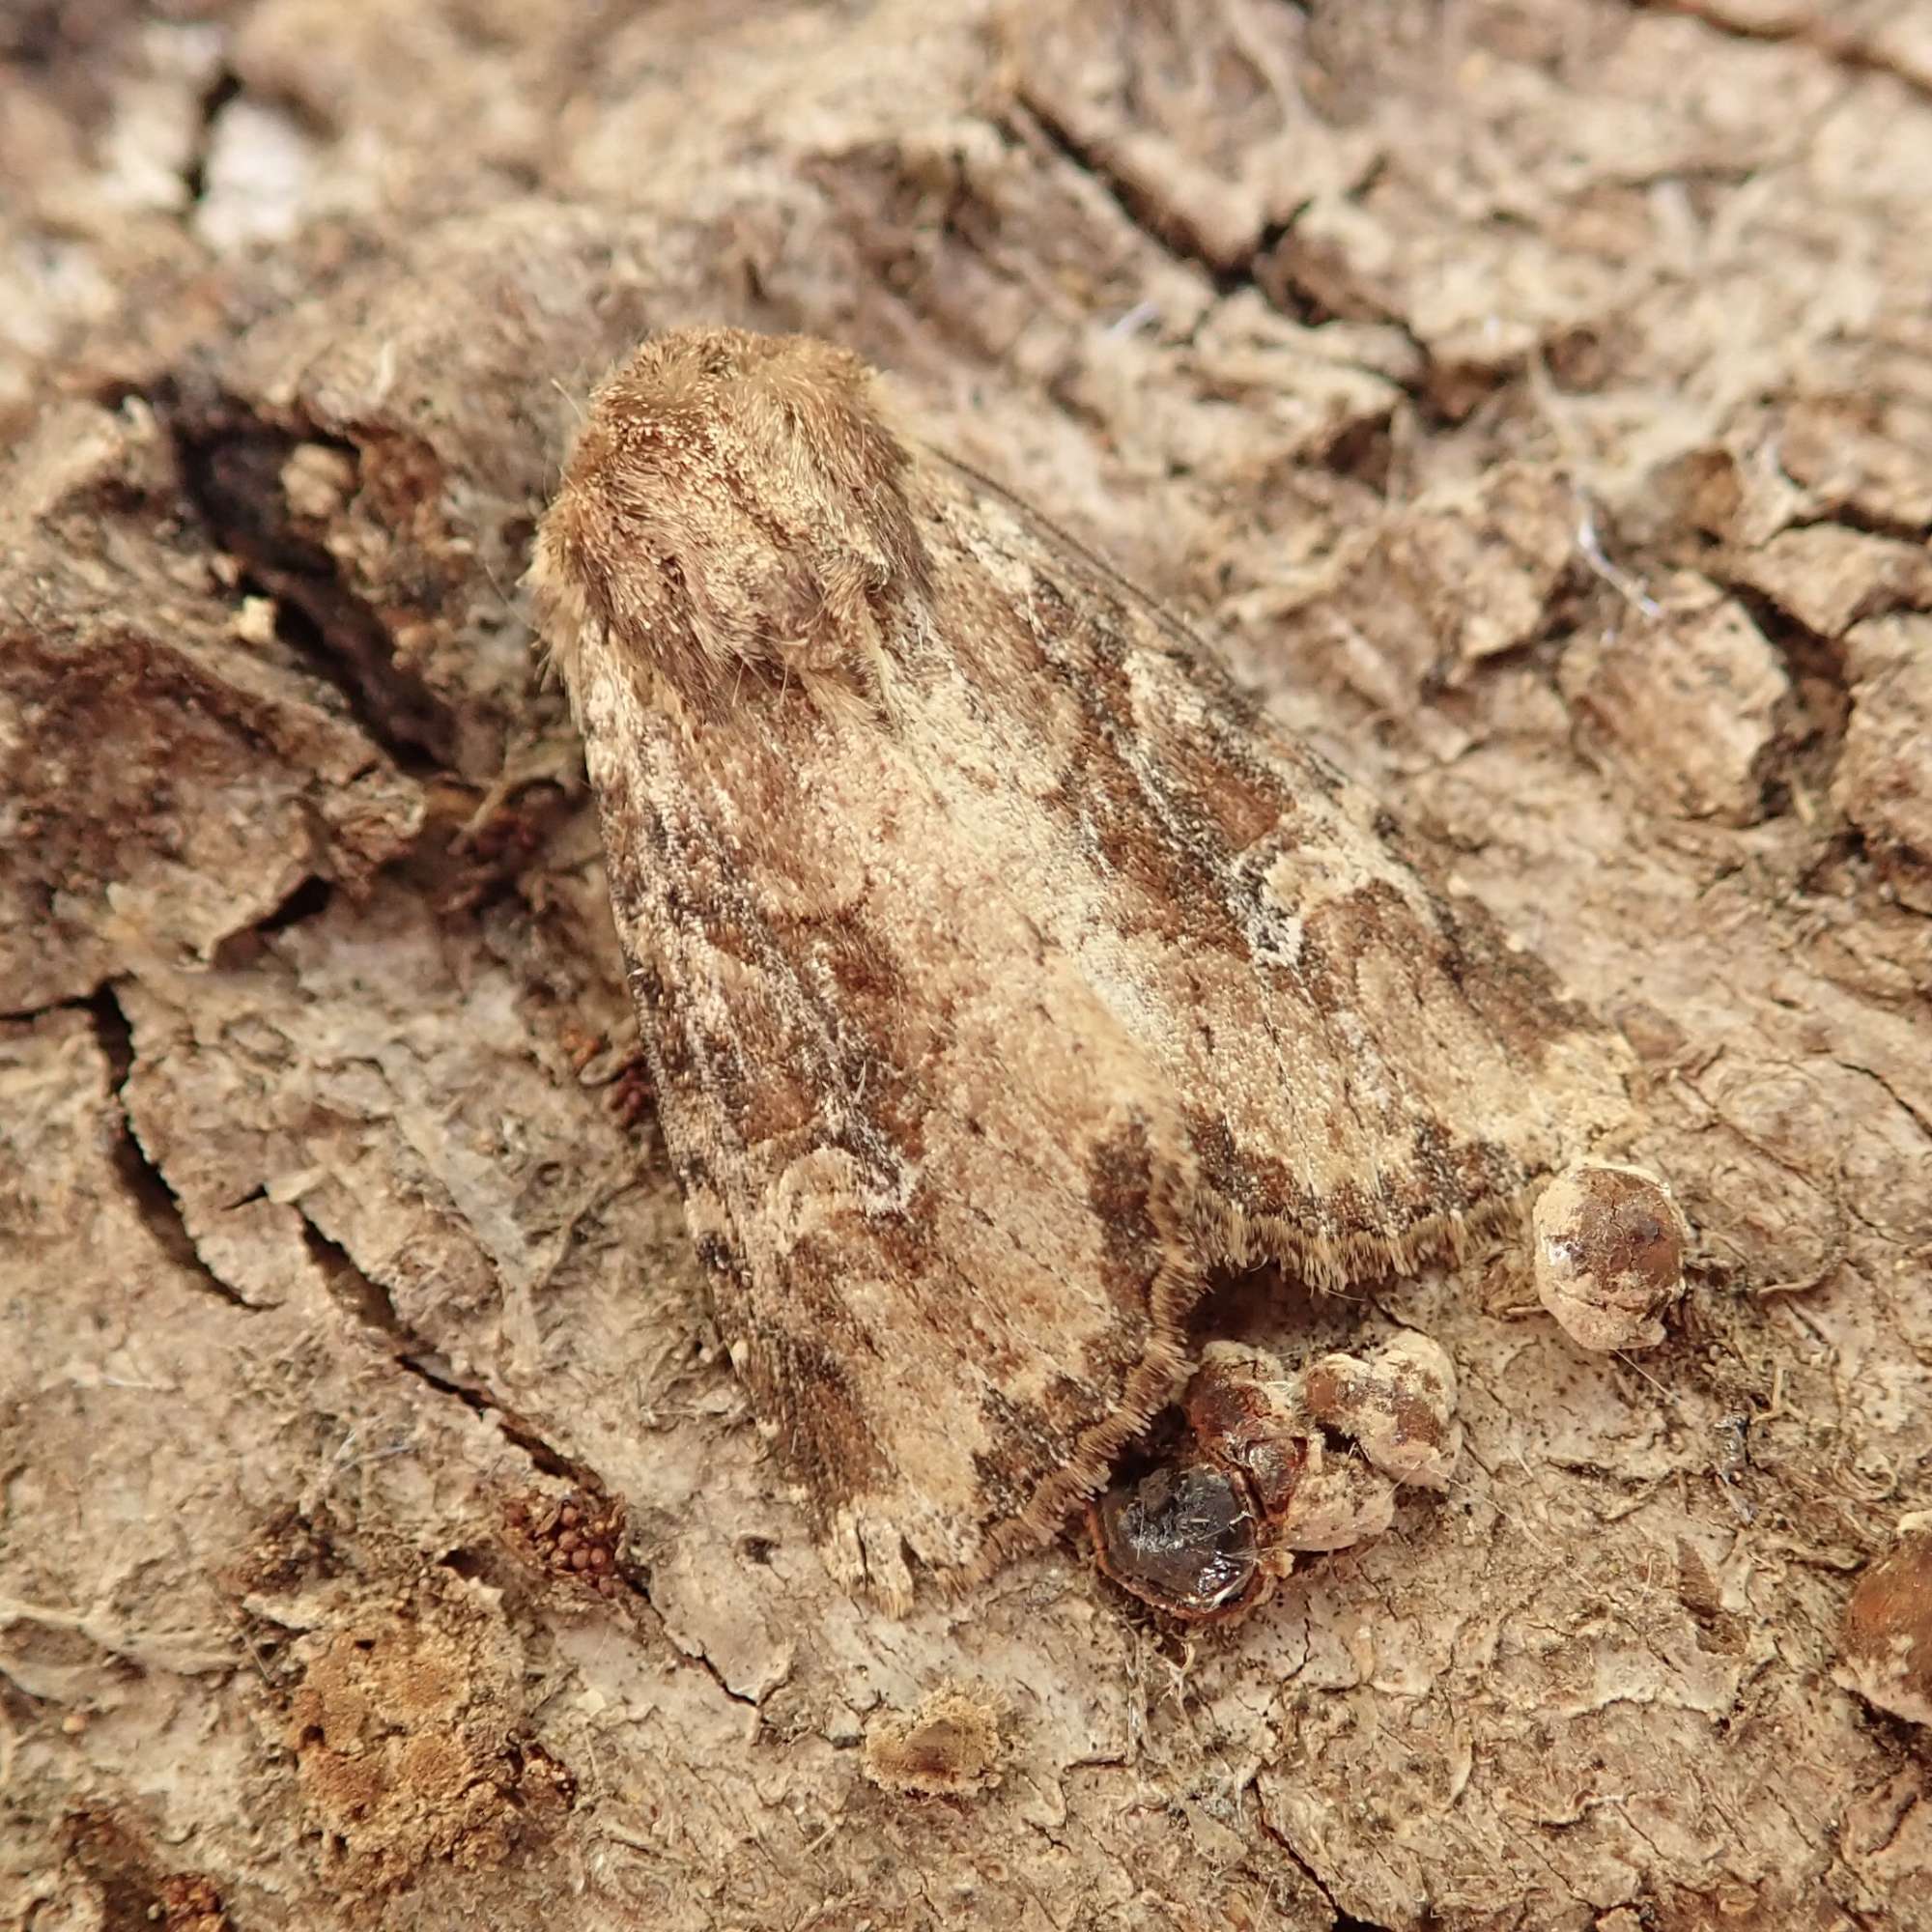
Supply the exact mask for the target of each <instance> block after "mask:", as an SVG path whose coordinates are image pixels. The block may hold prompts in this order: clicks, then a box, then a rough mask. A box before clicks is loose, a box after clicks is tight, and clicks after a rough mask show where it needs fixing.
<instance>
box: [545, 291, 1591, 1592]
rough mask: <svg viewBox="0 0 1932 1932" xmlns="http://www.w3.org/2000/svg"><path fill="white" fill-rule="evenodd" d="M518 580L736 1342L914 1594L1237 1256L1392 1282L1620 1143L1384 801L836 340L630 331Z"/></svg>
mask: <svg viewBox="0 0 1932 1932" xmlns="http://www.w3.org/2000/svg"><path fill="white" fill-rule="evenodd" d="M529 582H530V585H531V588H532V593H533V601H534V607H535V611H536V613H537V620H538V624H539V627H540V629H541V632H542V634H543V637H544V639H546V641H547V642H548V645H549V647H550V650H551V652H552V653H553V655H554V661H555V663H556V665H557V666H558V667H559V668H560V669H561V672H562V675H563V677H564V679H565V681H566V683H567V685H568V688H569V692H570V696H571V699H572V703H573V707H574V710H575V715H576V717H577V720H578V724H579V726H580V728H581V730H582V737H583V741H584V747H585V755H586V760H587V764H588V770H589V774H590V779H591V782H592V784H593V786H594V789H595V792H596V796H597V799H598V803H599V809H600V815H601V820H602V825H603V833H604V842H605V849H606V853H607V856H608V860H609V871H610V882H611V899H612V904H613V908H614V912H615V917H616V924H617V931H618V934H619V937H620V939H621V941H622V943H623V948H624V952H625V955H626V958H627V961H628V964H629V970H630V980H631V987H632V991H633V993H634V995H635V998H636V1002H637V1008H638V1015H639V1026H640V1029H641V1032H642V1037H643V1047H644V1052H645V1055H646V1057H647V1060H648V1063H649V1066H650V1071H651V1074H652V1077H653V1080H654V1083H655V1087H656V1091H657V1094H658V1105H659V1109H660V1114H661V1120H662V1126H663V1132H664V1137H665V1142H666V1145H667V1147H668V1150H669V1153H670V1157H671V1160H672V1162H673V1163H674V1165H675V1168H676V1172H677V1177H678V1179H679V1181H680V1183H681V1185H682V1188H683V1193H684V1199H685V1204H686V1211H687V1216H688V1220H689V1224H690V1229H691V1234H692V1236H693V1238H694V1240H695V1242H696V1249H697V1253H698V1254H699V1256H700V1257H701V1259H702V1262H703V1265H704V1267H705V1269H706V1270H707V1272H708V1275H709V1278H710V1283H711V1288H712V1292H713V1294H714V1297H715V1305H716V1319H717V1322H718V1325H719V1328H720V1330H721V1332H722V1334H723V1335H724V1337H725V1340H726V1342H727V1343H728V1346H729V1350H730V1355H731V1360H732V1362H733V1364H734V1365H735V1368H736V1370H737V1373H738V1375H739V1376H740V1377H741V1378H742V1379H743V1382H744V1385H745V1387H746V1389H747V1390H748V1392H749V1397H750V1401H751V1404H752V1406H753V1410H754V1412H755V1414H756V1415H757V1417H758V1419H759V1422H760V1425H761V1427H762V1428H763V1430H764V1431H765V1432H766V1434H767V1435H768V1437H769V1438H770V1440H771V1441H772V1443H773V1444H774V1446H775V1449H776V1452H777V1454H778V1456H779V1457H780V1459H781V1462H782V1463H783V1465H784V1466H785V1468H786V1469H787V1470H788V1471H789V1472H790V1474H791V1477H792V1479H793V1480H794V1481H795V1483H796V1485H797V1488H798V1491H799V1492H800V1494H801V1497H802V1500H803V1503H804V1506H805V1508H806V1510H807V1511H808V1513H809V1516H810V1521H811V1524H812V1527H813V1530H814V1532H815V1534H816V1537H817V1539H818V1541H819V1543H820V1545H821V1547H822V1548H823V1550H824V1553H825V1557H826V1560H827V1562H828V1564H829V1566H830V1568H831V1569H832V1571H833V1572H834V1573H835V1575H836V1576H837V1577H838V1579H839V1580H840V1581H841V1582H842V1583H843V1584H844V1585H846V1586H847V1587H848V1588H850V1589H852V1590H854V1591H856V1592H858V1593H861V1594H864V1595H867V1596H869V1597H870V1598H871V1599H872V1600H874V1601H875V1602H877V1603H879V1604H880V1605H883V1606H885V1607H887V1608H889V1609H892V1610H895V1611H897V1610H900V1609H902V1608H903V1607H904V1606H905V1605H907V1603H908V1602H909V1600H910V1598H911V1595H912V1592H913V1587H914V1579H915V1577H916V1576H917V1575H919V1574H922V1573H923V1574H926V1575H929V1576H931V1577H936V1578H938V1579H940V1580H941V1581H942V1582H947V1583H955V1584H956V1583H959V1582H963V1581H965V1580H968V1579H971V1578H975V1577H980V1576H982V1575H984V1574H985V1573H987V1572H988V1571H990V1570H991V1569H992V1568H993V1567H994V1566H995V1565H996V1564H998V1563H999V1562H1000V1561H1001V1559H1002V1558H1003V1557H1004V1556H1006V1555H1007V1554H1008V1553H1009V1552H1010V1551H1012V1550H1014V1549H1016V1548H1022V1547H1025V1546H1028V1545H1032V1544H1036V1543H1038V1542H1040V1541H1043V1540H1045V1539H1047V1538H1050V1537H1051V1536H1052V1535H1053V1534H1055V1532H1056V1531H1057V1530H1058V1529H1059V1528H1060V1526H1061V1524H1062V1522H1063V1521H1064V1520H1065V1517H1066V1516H1067V1514H1068V1512H1069V1511H1070V1510H1071V1509H1072V1508H1073V1507H1074V1506H1076V1505H1077V1504H1079V1503H1081V1502H1082V1501H1083V1500H1084V1499H1086V1498H1087V1497H1089V1496H1091V1495H1092V1494H1093V1493H1094V1491H1095V1490H1096V1489H1097V1488H1098V1487H1099V1486H1100V1485H1101V1483H1102V1482H1103V1480H1104V1479H1105V1477H1106V1475H1107V1472H1108V1468H1109V1465H1110V1463H1111V1462H1112V1461H1113V1459H1114V1458H1115V1456H1116V1454H1117V1452H1119V1451H1120V1450H1121V1448H1122V1445H1123V1444H1124V1443H1126V1442H1127V1441H1128V1440H1129V1439H1130V1438H1132V1437H1133V1436H1135V1435H1137V1434H1138V1433H1139V1432H1141V1431H1142V1430H1143V1429H1144V1428H1145V1427H1146V1425H1147V1424H1148V1422H1149V1420H1150V1418H1151V1417H1152V1416H1153V1415H1154V1413H1155V1412H1156V1411H1157V1410H1158V1409H1159V1408H1160V1407H1161V1406H1163V1405H1164V1404H1166V1403H1168V1402H1169V1401H1170V1400H1171V1399H1172V1398H1173V1396H1174V1395H1175V1393H1176V1392H1177V1390H1178V1388H1179V1386H1180V1384H1181V1383H1182V1382H1183V1381H1184V1380H1185V1378H1186V1373H1187V1370H1188V1367H1189V1359H1188V1357H1189V1345H1188V1340H1187V1334H1186V1322H1187V1318H1188V1315H1189V1311H1190V1309H1192V1308H1193V1306H1194V1304H1195V1302H1196V1301H1197V1300H1198V1299H1199V1297H1200V1296H1201V1294H1202V1293H1203V1290H1204V1287H1205V1286H1206V1284H1207V1282H1208V1277H1209V1274H1210V1271H1212V1270H1214V1269H1217V1268H1221V1267H1230V1266H1232V1267H1236V1268H1239V1267H1245V1266H1249V1265H1251V1264H1257V1263H1260V1262H1263V1261H1265V1260H1272V1261H1276V1262H1279V1263H1281V1264H1283V1265H1284V1267H1285V1268H1286V1269H1288V1270H1289V1271H1290V1272H1291V1273H1292V1274H1293V1276H1295V1277H1297V1278H1298V1279H1299V1280H1300V1281H1302V1282H1304V1283H1306V1284H1308V1285H1309V1286H1311V1287H1313V1288H1316V1289H1335V1288H1339V1287H1342V1286H1345V1285H1347V1284H1349V1283H1352V1282H1358V1281H1361V1280H1363V1279H1366V1278H1374V1277H1378V1276H1381V1275H1384V1274H1386V1273H1388V1272H1390V1271H1407V1270H1411V1269H1413V1268H1414V1267H1415V1266H1416V1265H1417V1264H1419V1263H1421V1262H1422V1261H1424V1260H1425V1259H1426V1258H1429V1257H1431V1256H1435V1255H1439V1254H1444V1253H1448V1252H1451V1251H1454V1250H1455V1249H1457V1248H1458V1247H1459V1246H1460V1245H1461V1244H1462V1243H1463V1240H1464V1239H1465V1238H1466V1236H1468V1235H1469V1233H1470V1232H1471V1231H1472V1230H1474V1229H1477V1228H1479V1227H1481V1226H1483V1225H1484V1224H1486V1223H1489V1222H1491V1221H1492V1220H1494V1219H1496V1218H1497V1217H1499V1216H1500V1215H1502V1214H1504V1213H1506V1212H1509V1211H1511V1210H1512V1209H1513V1208H1514V1207H1515V1206H1516V1204H1517V1203H1518V1201H1519V1198H1520V1194H1521V1192H1522V1190H1523V1188H1524V1186H1525V1184H1526V1183H1527V1182H1528V1181H1529V1179H1531V1178H1532V1177H1534V1176H1536V1175H1538V1174H1541V1173H1543V1172H1545V1171H1546V1170H1548V1169H1549V1168H1551V1167H1552V1166H1554V1165H1556V1164H1558V1163H1560V1162H1561V1161H1562V1160H1563V1159H1564V1158H1566V1157H1567V1156H1568V1155H1569V1154H1570V1153H1571V1152H1572V1151H1575V1150H1576V1149H1577V1148H1579V1147H1584V1146H1587V1145H1589V1144H1590V1143H1591V1142H1592V1141H1593V1140H1594V1139H1596V1138H1597V1137H1598V1136H1599V1135H1600V1134H1601V1133H1603V1132H1604V1131H1605V1129H1606V1128H1608V1127H1609V1126H1610V1125H1611V1124H1613V1123H1614V1122H1617V1121H1619V1120H1620V1119H1621V1118H1622V1117H1623V1115H1624V1112H1625V1092H1624V1070H1625V1060H1624V1053H1623V1050H1622V1048H1621V1046H1620V1043H1619V1042H1618V1041H1617V1040H1616V1039H1615V1038H1614V1037H1611V1036H1609V1035H1607V1034H1605V1032H1603V1031H1601V1030H1600V1029H1599V1028H1597V1027H1596V1026H1594V1025H1593V1024H1592V1023H1591V1022H1590V1021H1589V1020H1588V1019H1587V1017H1586V1016H1585V1015H1584V1014H1582V1013H1581V1012H1579V1011H1578V1010H1577V1009H1576V1008H1574V1007H1573V1006H1572V1005H1570V1004H1569V1003H1568V1002H1567V1001H1566V1000H1565V999H1564V998H1563V997H1562V996H1561V994H1560V992H1559V990H1558V988H1557V987H1556V985H1555V984H1554V983H1553V981H1552V979H1551V976H1550V975H1549V973H1548V971H1547V970H1546V969H1545V968H1544V967H1543V966H1542V965H1540V964H1539V963H1538V962H1537V961H1536V960H1535V959H1534V958H1532V957H1530V956H1529V955H1527V954H1526V953H1524V952H1520V951H1517V950H1514V949H1513V948H1512V947H1511V946H1510V945H1509V944H1508V943H1507V942H1506V941H1505V939H1504V937H1503V935H1502V933H1501V932H1500V931H1499V930H1498V928H1497V926H1496V925H1495V923H1493V922H1492V920H1491V919H1490V918H1489V917H1488V916H1487V915H1486V914H1485V913H1484V912H1483V910H1482V909H1481V908H1480V907H1479V906H1477V905H1475V904H1473V903H1471V902H1469V901H1468V900H1466V899H1463V898H1457V897H1454V896H1452V895H1451V894H1450V893H1449V892H1448V890H1447V889H1446V887H1445V884H1444V881H1443V879H1442V876H1441V873H1440V871H1439V869H1438V868H1437V867H1436V866H1435V863H1434V862H1433V860H1432V859H1431V858H1430V857H1429V855H1428V854H1427V853H1426V852H1425V851H1423V850H1421V849H1420V848H1418V847H1417V846H1416V845H1415V844H1413V843H1412V842H1411V841H1410V840H1409V839H1408V838H1406V836H1405V834H1404V833H1403V832H1402V830H1401V829H1400V828H1399V827H1398V826H1397V824H1396V823H1395V821H1394V820H1393V819H1392V818H1391V817H1390V815H1389V814H1388V813H1387V812H1386V811H1385V810H1382V809H1381V807H1380V806H1379V805H1378V803H1377V801H1376V800H1375V798H1374V797H1372V796H1371V795H1370V794H1369V793H1368V792H1366V791H1365V790H1363V789H1361V788H1360V787H1358V786H1357V785H1355V784H1352V783H1350V781H1348V780H1346V779H1345V778H1344V777H1343V776H1342V774H1341V773H1340V772H1338V771H1337V770H1335V769H1334V767H1333V766H1332V765H1331V764H1330V763H1329V762H1328V761H1327V760H1326V759H1324V758H1323V757H1321V755H1319V754H1318V753H1316V752H1315V751H1313V750H1312V749H1311V748H1310V747H1308V746H1307V745H1305V744H1303V743H1301V742H1300V741H1298V740H1297V739H1296V738H1295V737H1294V736H1293V735H1292V734H1291V733H1289V732H1288V731H1286V730H1284V729H1283V728H1282V727H1281V726H1279V725H1276V724H1275V723H1273V722H1272V721H1271V720H1270V718H1269V717H1268V716H1267V714H1266V712H1265V711H1264V709H1263V708H1262V706H1261V705H1260V704H1259V703H1258V702H1257V701H1256V700H1255V698H1253V697H1252V696H1249V695H1248V694H1246V693H1245V692H1243V691H1242V690H1240V689H1239V688H1238V687H1237V686H1236V683H1235V682H1234V681H1233V679H1232V678H1231V676H1230V675H1229V673H1228V672H1227V671H1226V669H1225V668H1223V667H1222V666H1221V665H1220V663H1219V662H1218V661H1217V660H1216V659H1215V657H1214V656H1213V655H1212V653H1211V652H1210V651H1208V649H1207V648H1206V647H1205V646H1204V645H1203V644H1201V643H1200V642H1198V641H1197V640H1196V639H1194V638H1193V637H1192V636H1190V635H1189V634H1188V632H1187V631H1186V630H1184V629H1183V628H1182V627H1181V626H1180V625H1179V624H1178V623H1177V622H1175V621H1174V620H1173V619H1172V618H1170V617H1169V616H1167V615H1165V614H1164V613H1163V612H1162V611H1160V610H1158V609H1157V608H1156V607H1155V606H1154V605H1153V604H1151V602H1150V601H1149V600H1148V599H1146V598H1145V597H1143V596H1141V595H1139V594H1138V593H1137V592H1136V591H1134V590H1133V589H1132V588H1130V587H1129V586H1128V585H1127V584H1126V583H1125V582H1123V581H1122V579H1121V578H1120V577H1118V576H1117V575H1116V574H1115V573H1114V572H1113V571H1112V570H1110V569H1109V568H1107V567H1106V566H1105V565H1103V564H1102V563H1100V562H1099V561H1097V560H1096V559H1095V558H1094V557H1093V556H1090V555H1089V554H1087V553H1086V552H1085V551H1084V550H1083V549H1081V548H1080V547H1079V546H1078V545H1076V544H1075V543H1073V542H1072V541H1071V540H1069V539H1068V538H1067V537H1065V536H1064V535H1062V534H1061V533H1060V532H1059V531H1057V530H1056V529H1055V528H1054V527H1053V526H1052V525H1051V524H1049V523H1047V522H1046V521H1044V520H1043V519H1042V518H1041V517H1039V516H1037V514H1035V513H1034V512H1033V511H1031V510H1029V509H1027V508H1026V507H1025V506H1024V505H1023V504H1022V503H1021V502H1020V501H1019V500H1018V499H1016V498H1015V497H1012V496H1011V495H1009V493H1008V492H1007V491H1005V490H1003V489H1001V488H1000V487H998V486H997V485H995V484H994V483H992V482H990V481H988V480H986V479H985V478H983V477H981V476H980V475H978V474H976V473H975V472H973V471H972V470H969V469H964V468H962V467H961V466H959V465H958V464H956V463H953V462H952V461H950V460H948V459H947V458H946V457H945V456H943V455H942V454H940V453H939V452H938V451H936V450H934V449H932V448H929V447H927V446H926V445H925V444H924V443H923V442H922V441H921V440H919V439H918V437H917V436H916V434H915V433H913V432H912V431H911V430H910V429H908V428H906V427H904V426H902V425H901V423H900V422H899V421H898V419H897V417H896V415H895V412H894V409H893V406H892V405H891V404H890V402H889V401H888V400H887V399H886V398H885V397H884V396H883V395H882V393H881V389H880V385H879V384H877V383H876V382H875V379H874V378H873V376H872V375H871V374H870V372H869V371H868V370H867V368H866V367H865V365H864V364H862V363H861V362H860V361H859V360H858V359H856V358H855V357H854V356H852V355H849V354H847V353H846V352H844V351H842V350H840V349H838V348H836V347H833V346H831V345H829V344H826V343H824V342H820V341H816V340H812V339H809V338H805V337H798V336H760V335H755V334H750V333H746V332H742V331H739V330H735V329H728V328H722V327H688V328H678V329H672V330H669V331H667V332H666V333H664V334H661V335H658V336H655V337H653V338H651V339H649V340H647V341H646V342H645V343H644V344H643V345H642V346H641V347H640V348H639V350H638V351H637V352H636V354H635V355H633V356H632V357H631V359H630V360H629V361H628V362H626V363H625V364H623V365H622V366H621V367H620V368H618V369H617V370H616V371H615V373H613V374H612V375H611V377H610V378H609V379H608V380H607V381H606V382H605V383H604V384H602V386H601V387H600V388H599V389H598V390H597V391H596V392H595V394H594V396H593V397H592V399H591V402H590V405H589V410H588V413H587V417H586V419H585V420H584V422H583V424H582V428H581V430H580V431H579V434H578V437H577V440H576V444H575V447H574V449H573V451H572V453H571V455H570V458H569V460H568V463H567V465H566V467H565V469H564V472H563V476H562V480H561V483H560V486H559V488H558V490H557V492H556V495H555V497H554V501H553V502H552V504H551V506H550V508H549V510H548V512H547V513H546V515H545V517H544V519H543V522H542V526H541V528H540V531H539V534H538V539H537V543H536V548H535V556H534V560H533V563H532V566H531V570H530V577H529Z"/></svg>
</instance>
